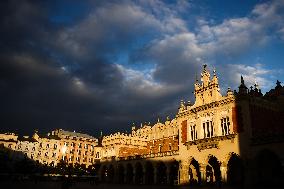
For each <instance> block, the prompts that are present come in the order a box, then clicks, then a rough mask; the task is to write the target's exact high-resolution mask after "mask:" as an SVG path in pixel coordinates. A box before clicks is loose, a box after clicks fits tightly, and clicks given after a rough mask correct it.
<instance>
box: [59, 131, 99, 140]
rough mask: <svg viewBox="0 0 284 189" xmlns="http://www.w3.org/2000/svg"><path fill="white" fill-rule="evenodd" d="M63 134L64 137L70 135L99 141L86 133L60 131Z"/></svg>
mask: <svg viewBox="0 0 284 189" xmlns="http://www.w3.org/2000/svg"><path fill="white" fill-rule="evenodd" d="M59 132H60V133H61V134H63V135H69V136H75V137H82V138H89V139H97V138H95V137H93V136H90V135H88V134H84V133H77V132H71V131H64V130H60V131H59Z"/></svg>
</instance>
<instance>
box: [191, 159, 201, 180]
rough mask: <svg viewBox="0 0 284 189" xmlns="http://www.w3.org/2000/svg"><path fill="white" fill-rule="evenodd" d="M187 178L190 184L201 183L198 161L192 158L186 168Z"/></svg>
mask: <svg viewBox="0 0 284 189" xmlns="http://www.w3.org/2000/svg"><path fill="white" fill-rule="evenodd" d="M188 176H189V178H188V180H189V184H190V185H199V184H201V174H200V169H199V163H198V162H197V161H196V160H195V159H192V160H191V161H190V165H189V168H188Z"/></svg>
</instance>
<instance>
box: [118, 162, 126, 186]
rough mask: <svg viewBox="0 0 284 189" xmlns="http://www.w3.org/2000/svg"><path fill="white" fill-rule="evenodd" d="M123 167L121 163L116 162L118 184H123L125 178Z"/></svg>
mask: <svg viewBox="0 0 284 189" xmlns="http://www.w3.org/2000/svg"><path fill="white" fill-rule="evenodd" d="M124 172H125V169H124V166H123V164H118V165H117V176H118V178H117V179H118V183H119V184H123V183H124V179H125V173H124Z"/></svg>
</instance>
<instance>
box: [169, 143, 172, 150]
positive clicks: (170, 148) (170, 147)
mask: <svg viewBox="0 0 284 189" xmlns="http://www.w3.org/2000/svg"><path fill="white" fill-rule="evenodd" d="M169 151H172V143H169Z"/></svg>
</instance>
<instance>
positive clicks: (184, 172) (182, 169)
mask: <svg viewBox="0 0 284 189" xmlns="http://www.w3.org/2000/svg"><path fill="white" fill-rule="evenodd" d="M188 183H189V179H188V164H186V163H181V164H180V166H179V183H178V184H179V185H184V184H188Z"/></svg>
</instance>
